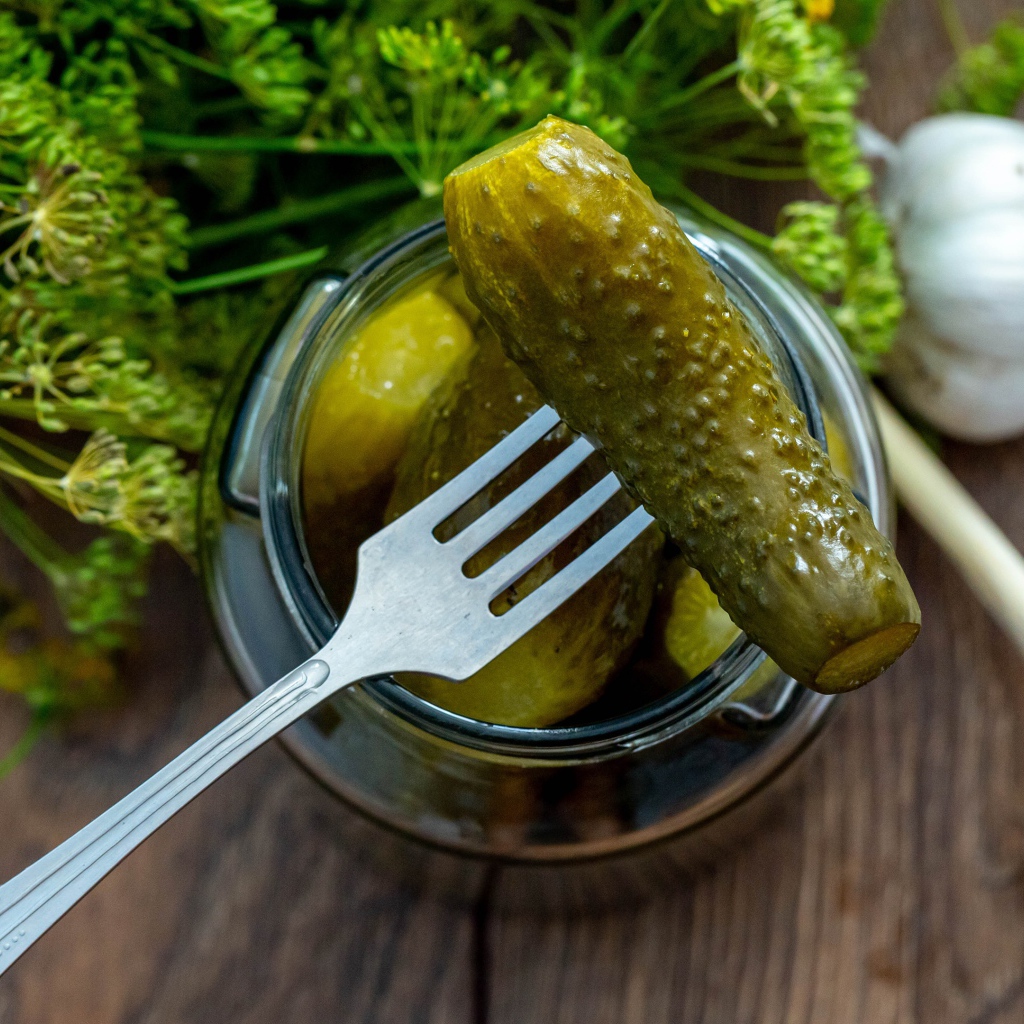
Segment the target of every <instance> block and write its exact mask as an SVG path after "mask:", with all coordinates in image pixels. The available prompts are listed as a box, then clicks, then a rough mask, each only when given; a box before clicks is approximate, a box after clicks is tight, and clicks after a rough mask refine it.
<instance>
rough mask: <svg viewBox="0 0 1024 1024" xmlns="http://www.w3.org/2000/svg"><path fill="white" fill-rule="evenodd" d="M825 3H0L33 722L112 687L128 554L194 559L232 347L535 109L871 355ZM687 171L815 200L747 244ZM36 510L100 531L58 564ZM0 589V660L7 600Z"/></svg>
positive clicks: (8, 373) (866, 222)
mask: <svg viewBox="0 0 1024 1024" xmlns="http://www.w3.org/2000/svg"><path fill="white" fill-rule="evenodd" d="M879 6H880V5H879V2H878V0H841V3H840V9H839V13H838V14H837V15H836V17H837V18H838V19H839V21H838V24H839V25H841V26H842V25H845V26H847V27H848V29H849V31H850V32H851V33H852V34H853V35H854V36H855V37H856V38H855V41H856V42H857V43H860V42H863V41H864V38H865V37H866V35H867V34H868V32H869V26H870V25H871V24H873V20H874V18H875V15H876V14H877V10H878V8H879ZM831 14H832V2H831V0H576V2H569V0H551V2H547V3H541V2H534V0H416V2H413V0H288V2H287V3H285V4H284V5H282V6H281V7H280V8H278V7H275V6H274V5H273V4H271V3H269V2H267V0H0V528H2V529H3V530H4V531H5V532H6V533H7V535H8V537H9V538H10V539H11V540H12V541H13V542H14V543H15V544H16V545H17V546H18V547H19V548H21V550H22V551H23V552H24V553H25V555H26V556H27V557H28V558H29V559H30V560H31V561H32V562H33V563H34V564H35V565H37V566H38V567H39V569H40V570H41V571H42V572H43V573H44V574H45V575H46V576H47V577H48V578H49V580H50V581H51V582H52V583H53V586H54V588H55V591H56V594H57V602H58V605H59V607H60V608H61V610H62V611H63V613H64V617H65V620H66V623H67V626H68V628H69V630H70V632H71V635H72V637H73V638H74V639H73V641H71V643H72V648H73V649H72V648H67V649H65V648H60V649H59V650H58V648H56V647H52V646H50V647H47V646H46V644H45V643H43V644H42V645H41V646H37V647H36V648H33V650H34V651H35V653H34V654H33V655H32V659H30V661H31V665H29V662H26V661H25V660H24V659H22V661H20V662H17V665H15V662H14V661H11V662H10V665H11V666H13V667H11V668H10V679H9V680H8V681H7V682H4V683H3V685H4V686H5V687H6V688H7V689H11V690H14V691H16V692H19V693H22V694H23V695H24V696H25V698H26V700H28V702H29V704H30V705H31V706H32V707H33V708H34V709H35V711H36V712H37V714H36V717H35V719H34V721H35V722H36V723H37V724H38V722H40V721H42V720H44V719H45V720H50V719H52V718H53V717H54V716H55V715H56V714H57V713H58V712H60V713H64V712H68V711H71V710H74V709H76V708H79V707H81V706H83V704H87V703H89V701H90V700H91V699H93V698H95V700H101V701H102V700H107V699H108V698H109V695H110V694H111V693H112V692H113V689H114V688H113V686H112V683H111V678H112V677H111V675H110V673H111V672H112V669H111V668H110V662H109V652H110V651H111V650H112V649H114V648H116V647H117V646H118V645H119V644H121V643H123V642H124V641H125V639H126V638H127V637H128V636H130V632H131V628H132V625H133V623H134V622H135V621H136V612H135V610H134V603H135V602H136V601H137V599H138V598H139V596H141V594H142V592H143V591H144V576H143V573H144V569H145V566H146V563H147V552H148V550H149V548H150V546H151V545H152V544H154V543H156V542H160V541H166V542H168V543H170V544H172V545H173V546H174V547H175V548H177V549H178V550H179V551H180V552H181V553H182V554H183V555H185V556H186V557H190V556H191V552H192V550H193V547H194V535H195V526H194V519H195V501H196V455H197V453H198V452H199V451H200V450H201V448H202V445H203V442H204V438H205V434H206V430H207V426H208V424H209V422H210V417H211V412H212V409H213V405H214V403H215V401H216V398H217V395H218V393H219V390H220V386H221V382H222V380H223V378H224V376H225V374H227V373H228V372H229V371H230V369H231V367H232V366H233V364H234V363H235V361H236V358H237V356H238V354H239V352H240V350H241V349H242V348H243V347H244V346H245V345H247V344H248V343H250V342H251V341H252V340H253V339H255V338H257V337H259V336H260V335H261V334H262V333H263V332H264V331H265V330H266V329H267V328H268V326H269V325H270V324H272V323H273V321H274V319H275V318H276V315H277V313H278V312H279V311H280V310H281V308H282V307H283V305H284V304H285V303H286V302H287V301H288V298H289V295H290V293H291V289H292V287H293V285H294V284H295V283H296V282H297V281H298V280H299V279H300V278H301V276H302V274H303V273H304V272H305V270H304V268H308V267H309V266H310V265H312V264H313V263H314V262H316V261H317V260H318V259H320V257H321V256H322V255H323V253H325V252H326V251H327V250H328V248H329V247H330V246H332V245H335V244H337V242H338V240H339V238H341V237H343V236H344V234H345V233H346V232H350V231H355V230H357V229H361V228H362V227H365V226H366V224H367V222H369V221H371V220H373V219H375V218H378V217H380V216H382V215H384V214H385V213H387V212H388V211H389V210H392V209H394V208H396V207H397V206H399V205H400V204H402V203H405V202H407V201H409V200H410V199H412V198H413V197H416V196H417V194H418V196H419V197H431V196H435V195H436V194H437V193H438V191H439V190H440V188H441V183H442V181H443V179H444V175H445V174H446V173H447V172H448V171H449V170H451V169H452V168H453V167H454V166H456V165H457V164H458V163H460V162H461V161H462V160H464V159H465V158H466V157H468V156H469V155H471V154H472V153H474V152H476V151H478V150H480V149H482V148H484V147H486V146H488V145H490V144H492V143H493V142H495V141H497V140H498V139H500V138H502V137H504V136H506V135H508V134H509V133H512V132H515V131H517V130H520V129H522V128H524V127H526V126H528V125H530V124H532V123H534V122H535V121H536V120H538V119H539V118H540V117H541V116H543V115H545V114H547V113H552V112H553V113H558V114H561V115H562V116H564V117H567V118H569V119H572V120H574V121H578V122H582V123H585V124H588V125H590V126H591V127H592V128H593V129H594V130H595V131H597V132H598V133H600V134H601V135H602V136H603V137H604V138H606V139H607V140H608V141H609V142H610V143H611V144H612V145H614V146H616V147H619V148H621V149H623V150H624V151H625V152H626V153H627V154H628V155H629V156H630V158H631V159H632V160H633V161H634V163H635V165H636V166H637V168H638V170H639V171H640V173H641V174H643V175H644V176H646V177H648V178H649V180H650V181H651V182H652V184H653V185H654V186H655V187H656V188H657V189H658V190H659V191H660V192H661V193H662V194H663V195H664V196H665V197H666V198H668V199H671V198H676V199H678V198H682V199H684V200H686V201H690V202H692V203H694V204H695V205H696V206H697V207H698V208H699V209H700V210H701V211H702V212H703V213H704V214H705V215H706V216H709V217H711V218H713V219H716V220H718V221H719V222H721V223H725V224H728V225H729V226H731V227H734V228H735V229H736V230H737V231H738V232H740V233H741V234H742V235H743V236H744V237H745V238H747V239H748V240H750V241H752V242H753V243H754V244H757V245H760V246H762V247H764V248H765V249H769V250H774V252H775V253H776V255H777V256H778V258H779V259H781V260H782V261H783V262H785V263H786V264H787V265H788V266H789V267H791V268H792V269H793V270H794V271H795V272H796V273H797V274H799V275H800V276H801V277H803V278H804V280H805V281H806V282H807V283H808V284H809V286H810V287H811V288H813V289H815V290H816V291H817V292H818V293H819V294H820V295H822V296H823V297H824V298H825V299H826V300H827V301H829V303H830V308H831V309H832V312H833V314H834V316H835V320H836V323H837V324H838V325H839V327H840V329H841V330H842V331H843V332H844V334H845V336H846V337H847V339H848V340H849V342H850V345H851V347H852V348H853V350H854V352H855V354H856V355H857V357H858V358H859V359H861V360H862V362H863V363H864V365H865V366H867V367H868V368H870V367H872V366H873V365H874V360H875V359H876V358H877V356H878V354H879V353H881V352H882V351H884V350H885V348H886V346H887V345H888V343H889V340H890V338H891V335H892V332H893V329H894V327H895V323H896V320H897V318H898V316H899V312H900V299H899V289H898V285H897V282H896V277H895V274H894V271H893V264H892V257H891V253H890V249H889V243H888V239H887V237H886V232H885V228H884V226H883V225H882V223H881V221H880V220H879V218H878V217H877V215H876V214H875V212H874V208H873V206H872V205H871V202H870V199H869V198H868V194H867V190H868V188H869V185H870V182H871V176H870V173H869V171H868V168H867V166H866V164H865V163H864V162H863V160H862V159H861V157H860V154H859V151H858V149H857V145H856V141H855V122H854V107H855V105H856V103H857V99H858V96H859V94H860V91H861V89H862V87H863V84H864V83H863V79H862V76H861V75H860V73H859V72H858V71H857V70H856V69H855V67H854V65H853V63H852V59H851V56H850V52H849V40H848V39H847V37H846V36H845V35H844V32H843V30H842V28H841V27H837V25H834V24H831V23H830V21H829V17H830V15H831ZM695 172H705V173H707V172H710V173H713V174H719V175H724V176H727V177H729V178H733V179H736V180H737V181H740V182H744V181H748V180H755V181H756V180H806V181H808V182H810V183H813V184H814V185H816V186H817V188H818V189H819V190H820V192H821V193H823V196H824V199H823V200H822V201H819V202H817V203H800V204H795V205H792V206H790V207H788V208H787V209H786V210H785V211H783V213H782V217H781V223H780V232H779V234H778V236H777V237H776V238H775V239H771V238H769V237H768V236H765V235H762V234H760V233H759V232H757V231H754V230H753V229H751V228H749V227H747V226H745V225H741V224H737V223H736V222H735V221H732V220H730V219H729V218H728V217H726V216H725V215H724V214H722V213H720V212H719V211H718V210H716V209H715V208H714V207H713V206H710V205H709V204H707V203H706V202H705V201H703V200H701V199H700V198H699V197H698V196H696V195H695V194H694V193H693V192H692V191H691V189H690V187H689V185H688V179H689V178H690V177H691V176H692V175H693V174H694V173H695ZM32 494H34V495H35V498H34V499H32V500H37V501H38V500H47V501H50V502H53V503H55V504H56V505H58V506H60V507H61V508H63V509H64V510H66V512H68V513H69V514H70V515H72V516H74V517H75V518H77V519H79V520H81V521H82V522H84V523H87V524H90V525H91V526H92V527H95V528H97V529H98V530H100V531H101V532H100V534H99V535H98V539H96V540H94V541H93V542H92V543H91V544H90V545H88V546H86V547H85V548H84V550H82V551H78V552H69V551H67V550H65V549H64V547H63V546H61V545H60V544H58V543H57V542H56V541H55V540H54V539H53V538H52V537H50V536H49V534H48V533H46V532H45V531H44V530H43V529H42V528H41V527H40V526H39V525H38V523H37V522H36V520H37V519H38V518H39V517H37V516H36V517H33V516H32V514H31V509H30V508H28V507H27V505H26V496H27V495H32ZM8 604H9V605H10V608H11V609H12V610H11V611H10V614H9V615H8V616H7V618H6V619H2V621H0V634H2V635H0V651H2V649H3V642H2V641H3V638H4V637H5V636H6V635H7V634H6V633H4V630H5V629H6V627H5V626H4V625H3V623H4V622H7V621H8V620H10V621H13V620H11V618H10V617H11V615H14V616H15V618H17V616H19V615H21V616H23V615H24V614H25V613H24V612H23V611H22V610H19V609H21V608H22V606H21V605H20V604H18V602H16V601H13V602H8ZM5 607H7V605H5ZM68 651H72V653H70V654H69V653H68ZM83 651H87V652H88V658H87V659H86V660H82V658H85V655H83V654H82V652H83ZM11 657H12V658H13V655H12V656H11ZM76 658H78V660H79V662H80V664H81V666H83V667H82V669H81V670H77V669H76V670H72V668H73V666H75V665H76V664H77V663H78V662H76V660H75V659H76ZM33 659H34V660H33ZM0 660H2V656H0ZM15 660H16V659H15ZM69 666H70V668H69ZM103 666H106V667H103ZM62 673H63V674H64V675H63V676H62ZM83 673H85V675H88V677H89V679H90V680H92V682H90V683H89V684H88V685H86V683H85V682H83V678H84V676H83ZM90 673H91V674H90ZM65 677H66V678H65ZM62 678H65V682H66V685H67V694H68V696H67V699H64V697H63V696H62V693H63V691H62V690H61V686H62V685H64V683H62V682H61V679H62ZM101 679H102V684H101V682H98V681H97V680H101ZM33 695H34V696H33ZM90 695H91V696H90ZM40 709H43V710H40Z"/></svg>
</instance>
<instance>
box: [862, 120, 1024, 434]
mask: <svg viewBox="0 0 1024 1024" xmlns="http://www.w3.org/2000/svg"><path fill="white" fill-rule="evenodd" d="M867 148H868V149H873V150H874V152H875V154H876V155H881V156H882V157H883V158H884V159H885V161H886V165H887V166H886V168H885V173H884V176H883V178H882V183H881V190H880V206H881V209H882V213H883V214H884V215H885V217H886V219H887V220H888V221H889V223H890V225H891V227H892V229H893V233H894V236H895V241H896V250H897V256H898V259H899V265H900V269H901V271H902V274H903V277H904V281H905V284H906V293H907V300H908V305H909V308H910V313H909V314H908V316H907V318H906V321H905V323H904V325H903V326H902V327H901V331H900V336H899V339H898V341H897V345H896V350H895V352H894V354H893V356H892V358H891V366H890V368H889V371H888V372H889V380H890V384H891V387H892V388H893V390H894V391H895V392H896V393H898V395H899V396H900V398H901V400H903V401H905V402H906V403H907V404H908V405H910V406H911V408H913V409H914V410H915V411H917V412H918V413H919V414H921V415H922V416H924V417H925V418H926V419H928V420H930V421H931V422H932V423H934V424H935V425H936V426H938V427H939V428H940V429H943V430H945V431H946V432H947V433H950V434H952V435H953V436H955V437H962V438H970V439H972V440H989V439H994V438H996V437H1008V436H1012V435H1013V434H1016V433H1019V432H1021V431H1024V124H1021V123H1020V122H1017V121H1013V120H1010V119H1009V118H1002V117H990V116H987V115H983V114H945V115H942V116H940V117H933V118H929V119H927V120H925V121H922V122H920V123H919V124H917V125H915V126H914V127H913V128H911V129H910V131H908V132H907V134H906V135H905V136H904V137H903V139H902V140H901V141H900V143H899V145H898V146H892V145H891V144H888V145H886V144H885V143H884V142H882V143H880V142H879V140H878V137H877V136H874V137H873V138H872V139H869V140H868V147H867ZM915 356H916V358H915Z"/></svg>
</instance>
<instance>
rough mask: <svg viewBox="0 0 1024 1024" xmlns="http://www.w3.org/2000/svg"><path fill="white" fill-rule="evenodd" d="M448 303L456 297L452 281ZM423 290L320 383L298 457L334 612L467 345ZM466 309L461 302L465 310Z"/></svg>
mask: <svg viewBox="0 0 1024 1024" xmlns="http://www.w3.org/2000/svg"><path fill="white" fill-rule="evenodd" d="M448 277H449V279H452V278H454V279H455V281H456V285H455V294H456V295H458V294H459V293H460V292H461V287H459V286H458V284H457V280H458V279H457V276H456V275H448ZM446 287H450V285H449V281H448V280H443V279H441V278H437V279H436V280H434V281H427V282H424V286H423V287H422V288H421V289H419V290H417V291H416V292H415V293H413V294H412V295H408V296H406V297H404V298H402V299H399V300H398V301H397V302H395V303H394V304H393V305H389V306H387V307H385V308H384V309H382V310H381V311H380V312H379V313H377V314H376V315H375V316H374V317H372V318H371V319H370V320H369V321H368V322H367V323H366V324H365V326H364V327H363V328H362V329H361V330H360V331H359V333H358V334H357V336H356V337H355V338H354V339H353V340H352V343H351V344H350V346H349V347H348V349H347V351H346V352H345V354H344V356H343V357H342V358H341V359H339V360H338V362H336V363H335V364H334V365H333V366H332V367H331V368H330V369H329V370H328V371H327V374H326V375H325V377H324V380H323V382H322V384H321V385H320V389H319V391H318V392H317V395H316V399H315V401H314V405H313V410H312V414H311V417H310V422H309V428H308V430H307V432H306V444H305V448H304V450H303V467H302V484H303V502H304V506H305V512H306V537H307V542H308V545H309V549H310V556H311V558H312V559H313V563H314V565H316V566H317V574H318V577H319V579H320V583H321V585H322V586H323V588H324V592H325V593H326V594H327V595H328V597H329V598H330V599H331V602H332V604H333V605H334V606H335V609H336V610H337V611H339V612H340V611H342V610H343V609H344V607H345V605H346V604H347V603H348V599H349V597H350V596H351V591H352V584H353V581H354V579H355V567H356V550H357V548H358V547H359V545H360V544H361V543H362V542H363V541H364V540H365V539H366V538H367V537H369V536H370V535H371V534H372V533H374V532H375V531H376V530H378V529H379V528H380V527H381V526H382V525H383V520H382V513H383V509H384V506H385V504H386V503H387V500H388V495H389V494H390V492H391V487H392V482H393V474H394V469H395V466H396V464H397V463H398V459H399V457H400V456H401V454H402V451H403V450H404V448H405V445H406V442H407V441H408V439H409V433H410V431H411V430H412V426H413V423H415V421H416V417H417V416H418V415H419V411H420V409H421V407H422V406H423V404H424V402H425V401H426V399H427V396H428V395H429V394H430V392H431V391H432V390H433V389H434V388H435V387H436V386H437V385H438V384H439V383H440V382H441V381H442V380H443V379H444V378H445V376H446V374H447V373H448V371H449V369H450V368H451V366H452V365H453V364H454V363H455V362H456V361H458V360H459V359H460V358H461V357H462V356H464V355H465V353H467V352H468V351H469V350H470V349H472V347H473V345H474V344H475V342H474V339H473V332H472V330H471V329H470V327H469V325H468V324H467V323H466V320H465V319H464V317H463V316H462V315H460V313H459V312H458V311H457V310H456V309H455V307H454V306H453V305H452V303H451V302H450V301H449V300H448V299H447V298H444V297H443V296H442V295H441V294H440V292H441V289H443V288H446ZM467 305H468V303H467Z"/></svg>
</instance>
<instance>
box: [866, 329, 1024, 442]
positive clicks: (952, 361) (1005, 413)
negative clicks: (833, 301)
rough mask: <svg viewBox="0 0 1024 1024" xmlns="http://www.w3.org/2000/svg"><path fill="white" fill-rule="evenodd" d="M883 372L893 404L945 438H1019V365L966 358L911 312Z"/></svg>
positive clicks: (1023, 381) (1022, 365)
mask: <svg viewBox="0 0 1024 1024" xmlns="http://www.w3.org/2000/svg"><path fill="white" fill-rule="evenodd" d="M887 371H888V373H887V377H886V386H887V389H888V390H889V391H890V392H891V394H892V396H893V398H895V399H896V401H897V402H898V403H899V404H900V405H902V406H904V407H905V408H908V409H913V410H914V411H915V412H917V413H918V414H919V415H921V416H923V417H924V418H925V419H927V420H928V422H929V423H931V424H932V426H934V427H937V428H938V429H939V430H941V431H942V432H943V433H944V434H948V435H949V436H950V437H955V438H958V439H960V440H961V441H976V442H981V441H985V442H991V441H1005V440H1008V439H1009V438H1011V437H1016V436H1017V435H1018V434H1020V433H1024V359H1004V358H1002V357H1000V356H988V355H979V354H978V353H977V352H965V351H964V350H963V349H960V348H957V347H955V346H953V345H951V344H950V343H949V342H945V341H942V340H941V339H940V338H937V337H936V336H935V335H934V334H933V333H932V332H931V331H930V330H929V329H928V327H927V326H926V325H925V324H923V323H922V322H921V320H920V319H919V318H918V317H917V314H916V313H914V312H910V313H908V314H907V315H906V317H905V318H904V320H903V323H902V324H901V325H900V333H899V336H898V337H897V339H896V344H895V345H894V346H893V349H892V351H891V352H890V353H889V356H888V360H887Z"/></svg>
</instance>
